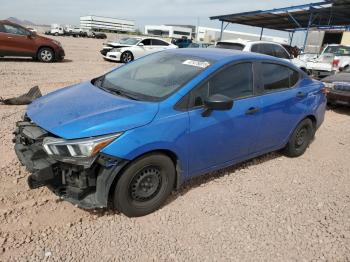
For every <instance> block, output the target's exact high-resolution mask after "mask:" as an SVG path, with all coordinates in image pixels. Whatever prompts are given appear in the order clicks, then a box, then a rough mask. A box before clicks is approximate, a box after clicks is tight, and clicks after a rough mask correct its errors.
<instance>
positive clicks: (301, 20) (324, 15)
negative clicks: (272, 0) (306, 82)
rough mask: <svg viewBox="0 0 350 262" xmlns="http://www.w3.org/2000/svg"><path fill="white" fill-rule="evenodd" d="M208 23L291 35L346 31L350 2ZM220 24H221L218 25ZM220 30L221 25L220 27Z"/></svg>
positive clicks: (242, 15) (229, 17)
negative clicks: (305, 32)
mask: <svg viewBox="0 0 350 262" xmlns="http://www.w3.org/2000/svg"><path fill="white" fill-rule="evenodd" d="M210 19H211V20H220V21H221V22H222V23H223V22H227V23H235V24H241V25H249V26H255V27H261V28H268V29H273V30H281V31H287V32H295V31H300V30H308V29H309V28H310V27H312V28H322V29H327V28H328V29H332V28H339V27H341V28H348V27H349V25H350V0H332V1H329V0H326V1H323V2H317V3H310V4H305V5H297V6H291V7H286V8H276V9H270V10H265V11H263V10H258V11H253V12H244V13H236V14H229V15H220V16H212V17H210ZM222 25H223V24H222ZM221 28H222V29H223V26H222V27H221Z"/></svg>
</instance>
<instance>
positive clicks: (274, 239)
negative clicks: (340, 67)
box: [0, 37, 350, 261]
mask: <svg viewBox="0 0 350 262" xmlns="http://www.w3.org/2000/svg"><path fill="white" fill-rule="evenodd" d="M57 39H58V40H59V41H61V42H62V44H63V46H64V48H65V50H66V60H65V61H64V62H63V63H54V64H42V63H38V62H33V61H31V60H20V59H1V60H0V96H2V97H11V96H15V95H20V94H22V93H24V92H26V91H27V90H28V89H29V88H30V87H32V86H34V85H39V87H40V88H41V90H42V91H43V93H45V94H46V93H48V92H50V91H53V90H55V89H57V88H60V87H64V86H68V85H71V84H74V83H78V82H80V81H83V80H87V79H91V78H93V77H95V76H98V75H101V74H102V73H104V72H106V71H107V70H109V69H111V68H113V67H115V66H117V64H114V63H109V62H106V61H104V60H102V58H101V57H100V54H99V52H98V51H99V49H100V48H101V45H102V42H103V40H96V39H75V38H64V37H61V38H60V37H57ZM24 111H25V107H24V106H4V105H0V118H1V122H0V123H1V124H0V168H1V175H0V223H1V224H0V227H1V228H0V261H14V260H19V261H38V260H41V259H43V260H50V261H51V260H52V261H61V260H70V261H81V260H85V261H95V260H104V261H106V260H108V261H115V260H120V261H129V260H136V261H150V260H155V261H160V260H162V261H311V260H314V261H316V260H317V261H322V260H325V261H350V150H349V146H350V133H349V130H350V109H347V108H337V109H333V110H328V111H327V114H326V120H325V122H324V124H323V125H322V127H321V128H320V129H319V130H318V132H317V134H316V139H315V140H314V142H313V143H312V144H311V146H310V148H309V149H308V150H307V152H306V153H305V154H304V155H303V156H302V157H299V158H295V159H291V158H287V157H284V156H283V155H281V154H280V153H271V154H268V155H265V156H262V157H259V158H257V159H253V160H251V161H248V162H245V163H243V164H241V165H238V166H235V167H232V168H229V169H226V170H222V171H220V172H217V173H215V174H209V175H207V176H205V177H202V178H199V179H195V180H194V181H191V182H189V183H187V184H185V185H184V186H183V187H182V189H181V190H179V191H178V192H174V193H173V194H172V196H171V197H170V199H169V201H168V202H167V204H166V205H165V206H164V207H163V208H162V209H161V210H159V211H157V212H155V213H153V214H151V215H148V216H146V217H141V218H132V219H131V218H127V217H125V216H123V215H120V214H116V213H113V212H111V211H105V212H87V211H84V210H81V209H78V208H76V207H74V206H73V205H71V204H69V203H67V202H62V201H60V200H59V199H58V198H57V197H56V196H55V195H53V194H52V193H51V192H50V191H49V190H47V189H46V188H41V189H37V190H29V189H28V186H27V183H26V178H27V176H28V173H27V172H26V171H25V169H24V168H23V167H21V166H20V165H19V163H18V161H17V159H16V156H15V153H14V150H13V144H12V142H11V139H12V132H13V130H14V126H15V122H16V121H17V120H19V119H20V117H21V115H22V114H23V113H24Z"/></svg>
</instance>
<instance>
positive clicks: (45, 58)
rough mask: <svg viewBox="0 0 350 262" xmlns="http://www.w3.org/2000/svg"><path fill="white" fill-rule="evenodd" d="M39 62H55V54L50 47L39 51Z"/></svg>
mask: <svg viewBox="0 0 350 262" xmlns="http://www.w3.org/2000/svg"><path fill="white" fill-rule="evenodd" d="M37 57H38V60H39V61H40V62H44V63H51V62H53V61H54V60H55V52H54V51H53V50H52V49H51V48H48V47H43V48H40V50H39V51H38V56H37Z"/></svg>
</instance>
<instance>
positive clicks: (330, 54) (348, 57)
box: [306, 44, 350, 78]
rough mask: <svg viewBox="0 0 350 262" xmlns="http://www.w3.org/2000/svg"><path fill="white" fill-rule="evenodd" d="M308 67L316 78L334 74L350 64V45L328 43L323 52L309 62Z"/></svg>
mask: <svg viewBox="0 0 350 262" xmlns="http://www.w3.org/2000/svg"><path fill="white" fill-rule="evenodd" d="M306 66H307V69H308V70H309V71H310V72H311V74H312V75H313V76H314V77H316V78H323V77H326V76H329V75H333V74H335V73H337V72H339V71H343V70H345V69H348V68H349V66H350V46H346V45H335V44H332V45H327V46H326V47H325V48H324V49H323V51H322V52H321V54H320V55H319V56H318V57H316V58H313V59H310V60H309V61H308V62H307V65H306Z"/></svg>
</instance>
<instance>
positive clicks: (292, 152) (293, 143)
mask: <svg viewBox="0 0 350 262" xmlns="http://www.w3.org/2000/svg"><path fill="white" fill-rule="evenodd" d="M314 134H315V128H314V125H313V123H312V121H311V119H309V118H306V119H304V120H303V121H301V122H300V123H299V124H298V126H297V127H296V128H295V130H294V132H293V133H292V135H291V137H290V138H289V141H288V143H287V145H286V147H285V148H284V152H285V154H286V155H287V156H290V157H298V156H301V155H302V154H304V152H305V151H306V149H307V147H308V146H309V145H310V142H311V140H312V138H313V136H314Z"/></svg>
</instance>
